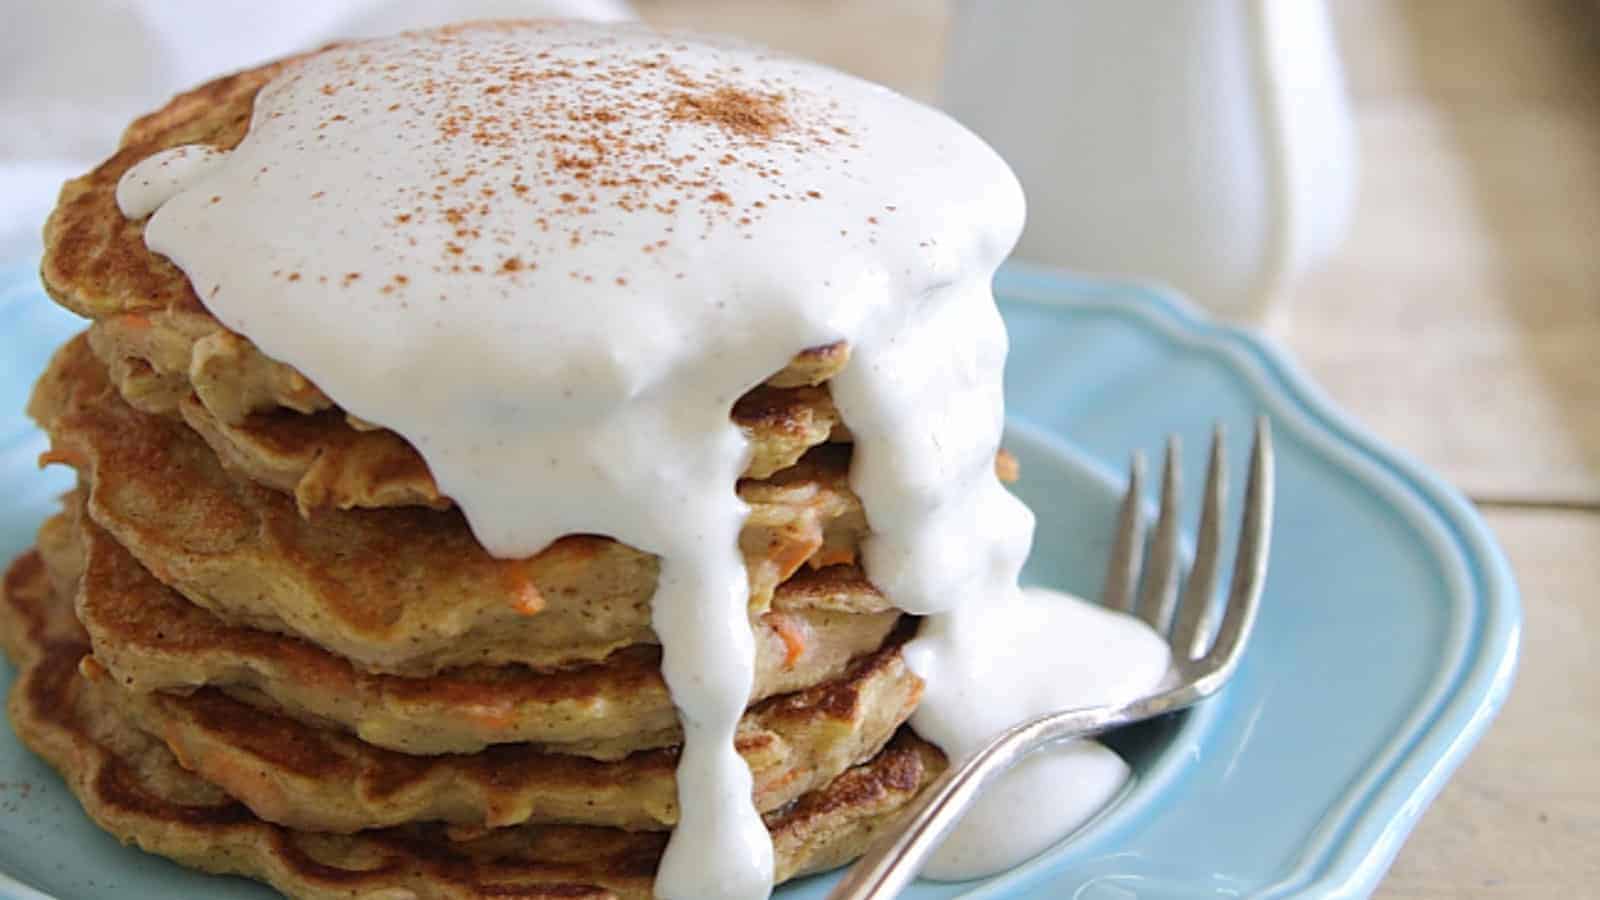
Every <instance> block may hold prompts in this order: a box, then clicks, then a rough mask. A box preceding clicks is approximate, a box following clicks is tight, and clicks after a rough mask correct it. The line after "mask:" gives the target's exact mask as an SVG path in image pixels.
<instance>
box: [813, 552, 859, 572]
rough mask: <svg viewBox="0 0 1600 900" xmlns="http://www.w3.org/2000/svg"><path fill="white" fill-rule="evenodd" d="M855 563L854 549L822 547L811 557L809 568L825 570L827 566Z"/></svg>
mask: <svg viewBox="0 0 1600 900" xmlns="http://www.w3.org/2000/svg"><path fill="white" fill-rule="evenodd" d="M855 561H856V550H855V548H854V547H850V546H844V547H823V548H822V549H821V550H819V551H817V553H816V555H815V556H813V557H811V561H810V562H811V568H813V569H826V568H827V567H829V566H848V565H850V564H851V563H853V562H855Z"/></svg>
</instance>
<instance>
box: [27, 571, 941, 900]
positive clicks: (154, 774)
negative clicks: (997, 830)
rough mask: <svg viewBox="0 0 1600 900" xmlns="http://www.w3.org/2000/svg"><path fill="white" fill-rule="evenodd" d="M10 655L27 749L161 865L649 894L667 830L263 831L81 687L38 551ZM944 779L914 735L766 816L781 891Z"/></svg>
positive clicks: (317, 881)
mask: <svg viewBox="0 0 1600 900" xmlns="http://www.w3.org/2000/svg"><path fill="white" fill-rule="evenodd" d="M0 646H3V647H4V649H5V650H6V653H7V654H8V655H9V656H10V657H11V659H12V661H13V663H14V664H16V666H17V667H18V669H19V676H18V678H17V680H16V683H15V686H14V687H13V688H12V692H11V697H10V704H9V708H10V715H11V721H12V723H13V724H14V726H15V727H16V729H17V732H18V735H19V736H20V737H21V738H22V740H23V742H24V743H26V744H27V745H28V746H29V747H30V748H32V749H33V750H34V752H36V753H38V754H40V755H41V756H42V757H44V758H45V760H46V761H47V762H48V763H50V765H52V766H53V767H55V769H56V770H57V771H59V772H60V773H61V775H62V777H63V778H64V779H65V780H66V782H67V786H68V787H69V788H70V789H71V790H72V791H73V793H74V794H75V795H76V796H77V797H78V799H79V801H80V802H81V803H82V804H83V806H84V809H85V811H86V812H87V813H88V814H89V815H90V817H91V818H93V819H94V820H95V822H96V823H97V824H98V825H99V826H100V827H102V828H104V829H105V830H107V831H109V832H110V833H111V834H112V835H114V836H115V837H117V838H118V839H119V840H121V841H123V842H125V843H129V844H133V845H136V846H138V847H140V848H142V849H144V850H146V851H148V852H152V853H157V854H160V855H162V856H166V857H169V858H171V859H174V860H176V861H178V862H180V863H183V864H185V865H188V866H191V867H194V868H198V869H201V870H204V871H208V872H216V873H225V874H237V875H244V876H247V877H251V878H255V879H258V880H261V881H265V882H267V883H268V884H270V885H272V886H273V887H274V888H276V889H277V890H279V891H281V892H283V893H285V894H288V895H291V896H295V897H301V898H312V900H334V898H341V900H349V898H352V897H366V898H379V897H384V898H400V897H406V898H416V900H446V898H448V900H469V898H480V897H483V898H487V897H499V898H506V897H518V898H524V900H555V898H565V900H572V898H592V900H600V898H619V900H634V898H637V900H645V898H648V897H650V896H651V882H652V876H653V873H654V870H655V866H656V863H657V860H658V859H659V858H660V854H661V851H662V849H663V848H664V846H665V843H666V839H667V835H666V834H665V833H663V832H628V831H623V830H620V829H613V828H594V827H582V826H533V825H529V826H520V827H513V828H504V829H496V830H494V831H490V832H486V833H481V832H480V833H476V834H468V833H464V832H462V831H453V830H452V829H450V828H448V827H444V826H439V825H408V826H401V827H396V828H392V829H386V830H379V831H366V832H360V833H357V834H354V835H332V834H319V833H315V832H306V831H296V830H292V829H288V828H284V827H282V826H277V825H272V824H269V823H266V822H264V821H262V820H261V819H259V818H256V817H255V816H254V815H253V814H252V813H251V812H250V811H249V809H248V808H246V807H245V806H244V805H243V804H240V803H238V802H237V801H235V800H233V799H232V798H231V797H230V796H229V795H228V794H226V793H225V792H224V791H223V790H222V789H220V788H219V787H217V786H216V785H214V784H212V783H211V782H208V781H206V780H204V779H203V778H200V777H199V776H197V775H195V774H194V773H192V772H190V771H188V770H186V769H185V768H183V766H182V765H180V764H179V762H178V760H177V758H176V757H174V756H173V754H172V753H171V752H170V751H168V750H167V748H166V747H165V745H163V744H162V743H161V742H160V741H157V740H155V739H153V738H151V737H150V736H148V735H147V734H145V733H144V732H142V731H140V730H139V729H137V728H135V727H133V726H131V725H130V724H129V722H128V721H127V719H126V718H125V717H124V715H123V714H122V713H121V711H120V710H118V709H117V708H115V707H111V706H107V705H106V704H105V702H104V696H103V695H102V694H101V693H100V692H97V691H94V690H90V689H89V681H88V679H86V678H84V677H83V676H82V675H81V674H80V667H81V664H82V662H83V660H84V658H85V655H86V654H87V652H88V648H87V645H86V644H85V643H84V642H83V635H82V632H81V631H80V630H79V626H78V625H77V623H76V622H75V621H74V620H73V617H72V615H71V611H70V608H69V607H68V606H67V604H65V603H61V602H57V601H55V600H54V599H53V598H52V594H51V589H50V581H49V579H48V578H47V576H46V574H45V571H44V566H43V565H42V564H41V561H40V559H39V556H38V555H37V554H36V553H28V554H25V555H24V556H23V557H21V558H20V559H18V560H17V561H16V562H15V563H14V564H13V565H12V567H11V569H10V571H9V572H8V573H7V574H6V577H5V581H4V584H3V585H0ZM91 667H92V664H91ZM943 767H944V758H943V756H942V755H941V754H940V753H939V752H938V750H936V749H934V748H933V747H932V746H931V745H929V744H927V743H924V742H923V741H921V740H919V739H918V738H916V737H915V735H913V734H911V733H910V732H909V731H908V730H902V731H901V733H900V734H899V735H898V736H897V737H896V738H895V739H894V740H893V741H891V742H890V744H889V745H888V747H886V748H885V749H884V750H883V751H882V752H881V753H879V754H878V755H877V756H875V757H873V758H872V759H871V760H869V761H868V762H866V763H864V764H862V765H860V766H857V767H855V768H852V769H850V770H848V771H846V772H845V773H843V774H842V775H840V776H839V777H838V778H836V779H834V780H833V781H832V782H831V783H829V784H828V785H827V786H826V787H823V788H820V789H818V790H816V791H813V792H811V793H809V794H806V795H804V796H802V797H800V798H799V799H798V800H796V801H794V802H793V803H790V804H788V805H786V806H784V807H782V808H780V809H777V810H774V811H772V812H769V813H767V814H766V815H765V817H764V818H765V822H766V825H767V827H768V829H769V831H770V832H771V834H772V839H773V849H774V855H775V857H776V863H777V865H776V872H775V877H776V879H777V880H778V881H783V880H786V879H789V878H793V877H795V876H798V875H804V874H807V873H810V872H817V871H824V870H826V869H830V868H834V867H837V866H839V865H842V864H844V863H845V862H848V861H849V860H850V859H851V858H853V857H854V856H856V855H859V853H860V852H861V850H862V849H863V848H864V847H865V846H867V845H868V844H869V843H870V842H871V841H872V840H873V839H874V838H875V837H876V836H877V835H878V834H880V833H882V831H883V830H885V829H886V828H888V827H890V826H892V824H893V823H894V822H895V821H896V819H897V815H898V814H899V813H900V812H901V811H902V810H903V809H904V808H905V807H906V806H907V805H908V804H909V803H910V801H911V800H912V799H914V798H915V796H916V795H917V793H918V792H919V791H921V790H922V788H923V787H925V786H926V785H927V784H928V783H929V782H930V781H931V780H932V779H933V778H934V777H936V776H937V774H938V773H939V771H941V770H942V769H943Z"/></svg>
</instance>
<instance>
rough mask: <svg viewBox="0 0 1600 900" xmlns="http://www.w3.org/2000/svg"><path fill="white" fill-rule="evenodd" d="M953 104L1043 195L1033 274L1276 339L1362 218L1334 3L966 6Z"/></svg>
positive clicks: (1033, 216) (1092, 1) (1216, 0)
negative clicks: (1039, 267)
mask: <svg viewBox="0 0 1600 900" xmlns="http://www.w3.org/2000/svg"><path fill="white" fill-rule="evenodd" d="M955 12H956V15H955V22H954V25H953V28H952V30H951V38H950V47H949V50H948V55H947V58H946V63H945V70H944V80H943V87H942V102H943V105H944V106H945V108H946V109H948V110H949V111H950V112H951V114H953V115H954V116H955V117H956V118H958V119H960V120H961V121H963V122H964V123H966V124H967V125H968V126H970V127H972V128H973V129H974V130H975V131H977V132H978V133H979V134H981V135H983V136H984V137H985V138H986V139H987V140H988V141H989V142H990V143H991V144H993V145H994V147H995V148H996V149H997V150H999V152H1000V153H1001V154H1002V155H1003V156H1005V157H1006V159H1007V160H1008V161H1009V162H1010V163H1011V165H1012V166H1013V167H1014V168H1015V169H1016V171H1017V174H1018V176H1019V177H1020V178H1021V179H1022V183H1023V186H1024V187H1025V188H1026V189H1027V192H1028V227H1027V231H1026V232H1025V233H1024V234H1023V237H1022V242H1021V244H1020V245H1019V247H1018V251H1017V253H1018V256H1019V257H1020V258H1022V259H1027V260H1033V261H1038V262H1045V263H1050V264H1053V265H1059V266H1064V267H1067V268H1071V269H1076V270H1079V271H1084V272H1091V273H1097V274H1115V275H1122V276H1132V277H1137V278H1146V279H1155V280H1159V281H1164V282H1167V283H1169V284H1171V285H1173V286H1175V287H1177V288H1179V289H1180V290H1182V291H1183V292H1184V293H1186V294H1188V295H1189V296H1190V297H1191V298H1193V299H1195V300H1196V301H1198V302H1199V303H1200V304H1201V305H1203V306H1205V307H1207V308H1209V309H1210V310H1212V311H1213V312H1214V313H1216V314H1218V315H1220V316H1222V317H1225V318H1228V319H1232V320H1235V321H1245V322H1260V321H1262V319H1263V318H1264V316H1265V314H1266V313H1267V311H1268V309H1269V307H1270V306H1271V305H1272V301H1273V300H1275V299H1278V298H1281V297H1283V296H1284V295H1285V293H1286V288H1287V286H1288V284H1289V283H1290V282H1291V280H1292V279H1293V277H1294V276H1295V275H1296V274H1298V273H1300V272H1301V271H1303V270H1304V269H1305V268H1307V267H1308V266H1310V265H1311V264H1313V263H1314V262H1316V261H1317V260H1319V259H1321V258H1323V257H1325V256H1326V255H1327V254H1328V253H1329V252H1331V251H1332V249H1333V248H1334V247H1335V245H1336V244H1337V243H1338V241H1339V239H1340V238H1341V236H1342V235H1343V232H1344V229H1345V227H1346V224H1347V222H1348V220H1349V217H1350V212H1351V206H1352V202H1353V199H1354V191H1355V178H1356V153H1355V143H1354V137H1353V134H1352V131H1353V129H1352V125H1351V121H1350V114H1349V107H1348V103H1347V100H1346V98H1345V95H1344V88H1343V83H1342V79H1341V73H1340V68H1339V60H1338V55H1337V51H1336V49H1335V46H1334V41H1333V35H1332V28H1331V26H1330V23H1329V20H1328V14H1327V9H1326V7H1325V6H1324V5H1323V3H1322V2H1321V0H1115V2H1113V0H988V2H980V0H958V2H957V8H956V11H955Z"/></svg>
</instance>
